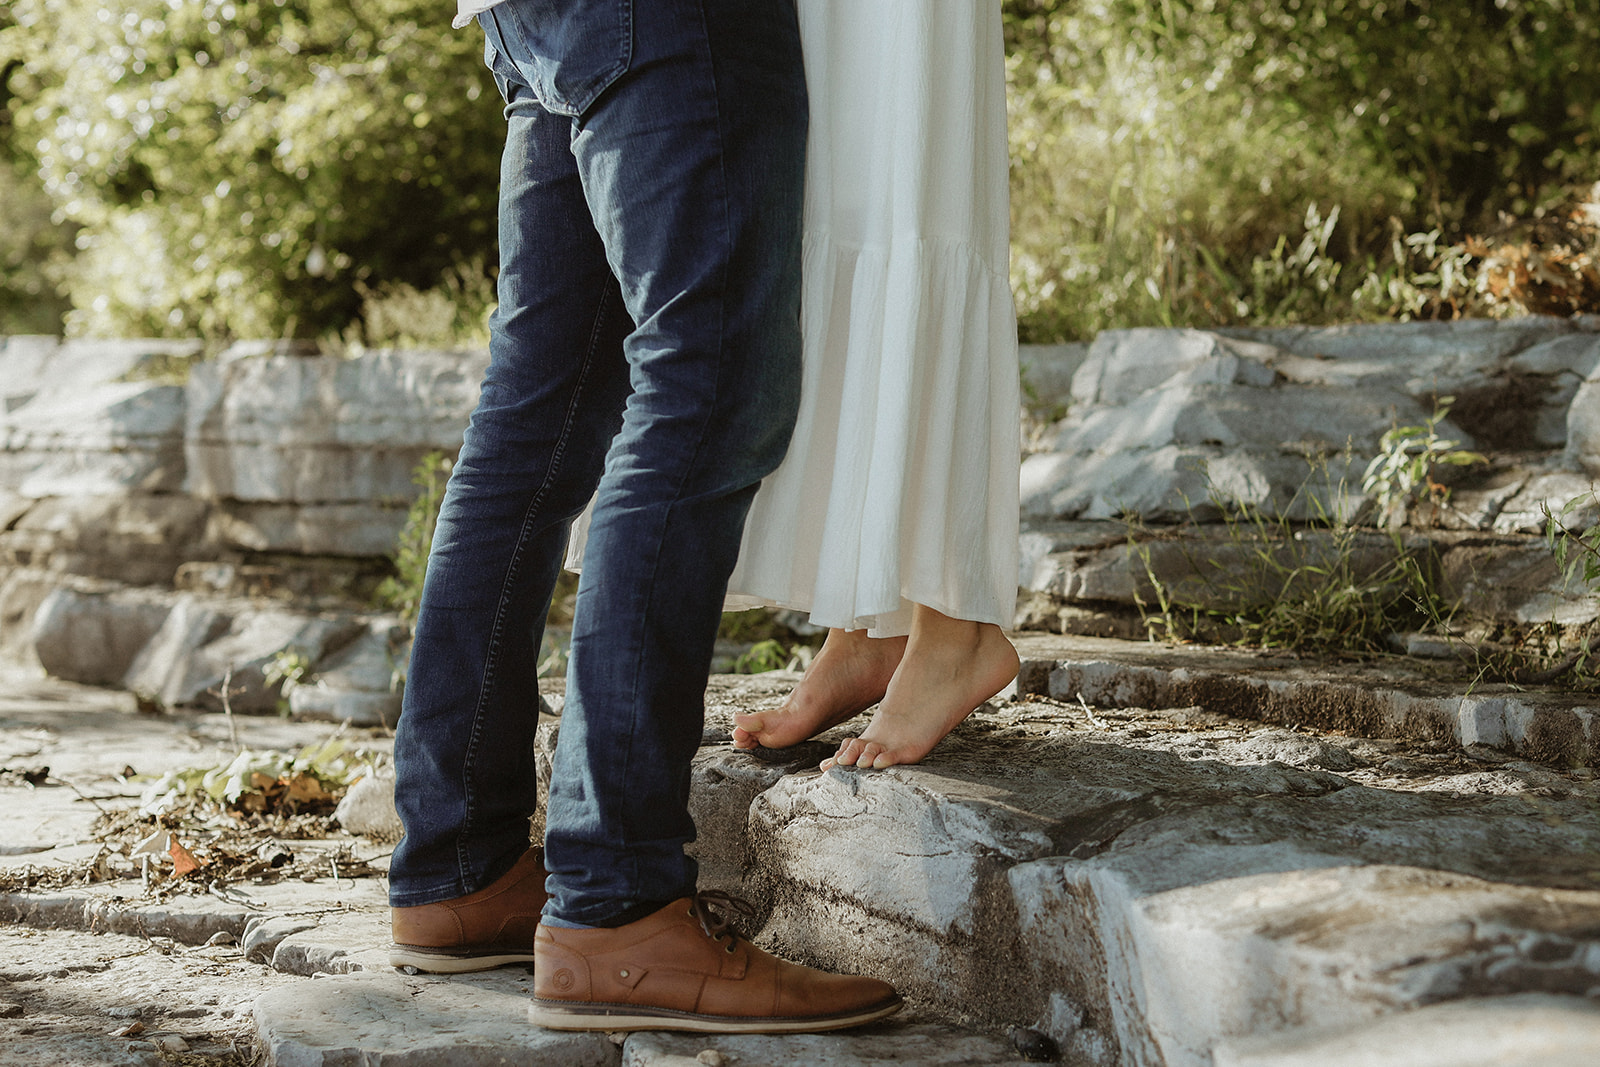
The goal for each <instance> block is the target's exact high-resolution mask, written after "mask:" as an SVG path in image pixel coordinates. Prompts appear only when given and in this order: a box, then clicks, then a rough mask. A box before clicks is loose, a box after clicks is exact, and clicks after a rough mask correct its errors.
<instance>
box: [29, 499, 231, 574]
mask: <svg viewBox="0 0 1600 1067" xmlns="http://www.w3.org/2000/svg"><path fill="white" fill-rule="evenodd" d="M206 511H207V507H206V504H205V502H204V501H200V500H195V499H194V498H192V497H187V496H183V495H182V494H178V493H142V492H118V493H111V494H94V495H74V496H64V497H53V498H48V499H43V500H38V501H35V502H33V503H32V505H31V506H30V507H29V508H27V510H26V511H25V512H23V513H21V514H19V515H17V517H16V518H15V519H14V520H13V521H12V522H10V523H9V524H7V526H8V528H6V529H4V530H3V531H0V549H3V550H4V552H5V554H6V555H7V556H9V557H10V558H12V559H17V560H22V561H26V562H27V563H28V564H29V565H30V566H35V567H45V568H48V569H50V570H53V571H57V572H63V573H66V574H81V575H85V576H88V577H94V578H113V579H116V580H117V581H121V582H126V583H129V584H133V585H153V586H164V585H168V584H169V583H171V581H172V577H173V573H174V572H175V571H176V570H177V568H178V567H179V565H181V564H182V563H183V562H184V561H185V560H187V559H192V558H194V557H195V556H197V555H204V554H205V553H206V548H205V547H204V545H203V540H204V531H205V525H206Z"/></svg>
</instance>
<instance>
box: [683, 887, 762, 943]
mask: <svg viewBox="0 0 1600 1067" xmlns="http://www.w3.org/2000/svg"><path fill="white" fill-rule="evenodd" d="M689 914H691V915H693V916H694V917H695V918H696V919H698V920H699V921H700V929H701V930H703V931H704V932H705V935H706V936H707V937H709V938H710V939H711V940H713V941H717V940H720V939H721V938H722V937H724V936H726V937H727V938H728V951H730V952H732V951H733V946H735V945H737V944H738V943H739V932H738V931H737V930H735V929H734V928H733V923H734V922H735V921H736V920H737V919H740V918H743V919H753V918H755V914H756V909H755V907H754V905H752V904H751V903H750V902H749V901H747V900H744V899H742V898H740V897H736V896H733V895H732V894H731V893H724V892H722V891H721V890H718V889H702V890H701V891H699V892H698V893H696V894H695V895H694V896H693V897H692V898H690V901H689Z"/></svg>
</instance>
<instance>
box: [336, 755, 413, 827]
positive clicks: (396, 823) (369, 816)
mask: <svg viewBox="0 0 1600 1067" xmlns="http://www.w3.org/2000/svg"><path fill="white" fill-rule="evenodd" d="M333 817H334V818H335V819H338V820H339V825H340V826H342V827H344V828H345V829H346V830H348V831H350V832H351V833H353V834H361V835H362V836H364V837H371V838H376V839H378V840H380V841H398V840H399V839H400V835H401V833H403V832H404V829H405V828H404V827H402V826H401V825H400V816H399V815H398V814H397V813H396V812H395V807H394V771H393V770H392V769H390V768H383V769H380V770H376V771H373V772H372V773H371V774H369V775H367V776H366V777H365V778H362V779H361V780H360V781H359V782H357V783H356V784H355V785H352V786H351V787H350V789H349V791H348V792H346V793H345V795H344V799H342V800H340V801H339V806H338V807H337V808H335V809H334V812H333Z"/></svg>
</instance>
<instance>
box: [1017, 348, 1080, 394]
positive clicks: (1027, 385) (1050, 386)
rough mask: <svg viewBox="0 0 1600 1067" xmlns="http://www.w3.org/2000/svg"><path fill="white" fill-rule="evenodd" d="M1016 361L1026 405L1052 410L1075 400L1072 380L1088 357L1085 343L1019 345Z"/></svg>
mask: <svg viewBox="0 0 1600 1067" xmlns="http://www.w3.org/2000/svg"><path fill="white" fill-rule="evenodd" d="M1017 357H1018V358H1017V362H1018V363H1019V364H1020V366H1021V372H1022V393H1023V403H1024V404H1025V405H1026V406H1028V407H1031V408H1038V409H1049V408H1053V407H1056V406H1058V405H1064V404H1067V403H1069V402H1070V401H1071V399H1072V378H1073V375H1075V374H1076V373H1077V371H1078V368H1079V367H1081V366H1083V364H1084V361H1085V360H1087V359H1088V358H1089V346H1088V345H1086V344H1083V343H1077V342H1075V343H1071V344H1058V345H1019V346H1018V349H1017Z"/></svg>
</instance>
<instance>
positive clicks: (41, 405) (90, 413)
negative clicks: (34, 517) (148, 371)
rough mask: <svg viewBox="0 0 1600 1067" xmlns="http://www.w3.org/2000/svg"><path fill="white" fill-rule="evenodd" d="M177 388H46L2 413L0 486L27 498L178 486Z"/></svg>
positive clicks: (180, 400)
mask: <svg viewBox="0 0 1600 1067" xmlns="http://www.w3.org/2000/svg"><path fill="white" fill-rule="evenodd" d="M183 422H184V397H183V387H182V386H177V385H164V384H160V383H153V382H111V383H105V384H99V385H92V386H83V387H80V388H77V389H73V390H70V391H68V390H66V389H63V388H61V387H60V386H51V387H49V388H47V389H46V390H44V391H41V392H40V393H39V394H38V395H36V396H34V397H33V398H32V399H30V400H29V401H28V402H27V403H25V404H23V405H22V406H21V407H19V408H17V409H15V410H13V411H11V412H8V413H7V414H5V415H4V416H3V417H0V430H3V433H4V437H3V450H0V484H6V485H10V486H14V487H15V488H16V491H17V492H19V493H21V494H22V495H24V496H29V497H36V498H38V497H51V496H73V495H80V494H87V495H94V494H103V493H117V492H127V491H132V490H138V491H143V492H153V493H158V492H173V491H176V490H177V489H179V488H180V487H181V486H182V485H183Z"/></svg>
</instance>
